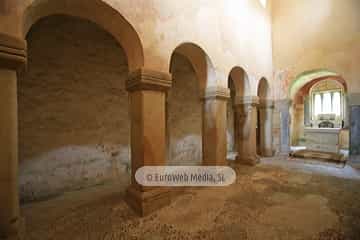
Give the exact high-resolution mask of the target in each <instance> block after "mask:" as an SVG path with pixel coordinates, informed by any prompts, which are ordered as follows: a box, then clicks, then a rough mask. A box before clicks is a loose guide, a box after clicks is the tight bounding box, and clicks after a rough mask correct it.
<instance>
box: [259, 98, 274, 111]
mask: <svg viewBox="0 0 360 240" xmlns="http://www.w3.org/2000/svg"><path fill="white" fill-rule="evenodd" d="M259 108H260V109H273V108H274V101H273V100H270V99H260V100H259Z"/></svg>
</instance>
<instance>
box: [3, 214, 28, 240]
mask: <svg viewBox="0 0 360 240" xmlns="http://www.w3.org/2000/svg"><path fill="white" fill-rule="evenodd" d="M0 239H4V240H23V239H25V218H24V217H19V218H17V219H16V220H14V222H13V223H11V225H10V227H9V229H8V231H7V232H6V233H5V236H3V235H1V234H0Z"/></svg>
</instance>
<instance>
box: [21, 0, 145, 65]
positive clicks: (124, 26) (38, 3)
mask: <svg viewBox="0 0 360 240" xmlns="http://www.w3.org/2000/svg"><path fill="white" fill-rule="evenodd" d="M59 14H62V15H68V16H74V17H79V18H82V19H87V20H89V21H91V22H93V23H96V24H97V25H98V26H100V27H101V28H102V29H104V30H105V31H107V32H108V33H109V34H111V35H112V36H113V38H114V39H116V41H117V42H118V43H119V44H120V45H121V46H122V48H123V50H124V53H125V54H126V57H127V61H128V66H129V70H130V72H132V71H134V70H136V69H138V68H141V67H143V65H144V52H143V47H142V43H141V40H140V38H139V36H138V34H137V32H136V30H135V29H134V27H133V26H132V25H131V24H130V23H129V22H128V21H127V20H126V19H125V18H124V17H123V16H122V15H121V13H119V11H118V10H117V9H114V8H113V7H111V6H110V5H108V4H107V3H106V2H104V1H102V0H87V1H84V0H72V1H57V0H47V1H43V0H34V1H32V3H31V5H29V6H28V7H27V8H26V9H25V11H24V12H23V16H22V19H23V26H22V27H23V31H22V32H23V36H24V38H25V37H26V35H27V33H28V31H29V30H30V28H31V27H32V26H33V25H34V24H35V23H36V22H37V21H38V20H40V19H42V18H44V17H47V16H51V15H59Z"/></svg>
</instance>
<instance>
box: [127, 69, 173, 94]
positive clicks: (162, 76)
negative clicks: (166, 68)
mask: <svg viewBox="0 0 360 240" xmlns="http://www.w3.org/2000/svg"><path fill="white" fill-rule="evenodd" d="M171 81H172V77H171V74H169V73H164V72H158V71H153V70H149V69H144V68H140V69H137V70H135V71H134V72H132V73H130V75H129V78H128V80H127V82H126V89H127V90H128V91H138V90H155V91H166V90H168V89H169V88H170V87H171Z"/></svg>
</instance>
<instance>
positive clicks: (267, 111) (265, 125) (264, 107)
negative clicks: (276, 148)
mask: <svg viewBox="0 0 360 240" xmlns="http://www.w3.org/2000/svg"><path fill="white" fill-rule="evenodd" d="M273 110H274V105H273V102H272V101H266V102H263V103H261V104H260V106H259V114H260V116H259V119H260V123H259V124H258V126H259V128H260V153H261V156H264V157H271V156H272V155H273V146H272V142H273V137H272V119H273Z"/></svg>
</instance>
